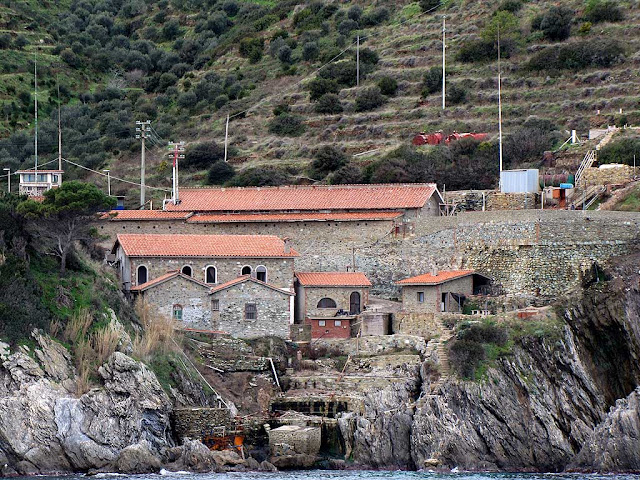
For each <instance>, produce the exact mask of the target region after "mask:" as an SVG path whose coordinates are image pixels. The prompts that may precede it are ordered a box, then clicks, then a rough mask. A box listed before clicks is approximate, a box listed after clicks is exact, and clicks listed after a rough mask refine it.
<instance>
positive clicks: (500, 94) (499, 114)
mask: <svg viewBox="0 0 640 480" xmlns="http://www.w3.org/2000/svg"><path fill="white" fill-rule="evenodd" d="M498 138H499V144H500V154H499V155H500V180H499V186H500V190H501V191H502V68H501V64H500V23H499V22H498Z"/></svg>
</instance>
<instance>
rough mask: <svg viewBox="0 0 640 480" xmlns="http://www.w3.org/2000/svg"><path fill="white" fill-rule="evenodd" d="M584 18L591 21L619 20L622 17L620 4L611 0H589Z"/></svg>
mask: <svg viewBox="0 0 640 480" xmlns="http://www.w3.org/2000/svg"><path fill="white" fill-rule="evenodd" d="M584 18H585V20H587V21H589V22H591V23H599V22H619V21H620V20H622V19H624V13H623V11H622V9H621V8H620V6H618V5H616V2H613V1H611V0H589V1H588V2H587V8H586V9H585V11H584Z"/></svg>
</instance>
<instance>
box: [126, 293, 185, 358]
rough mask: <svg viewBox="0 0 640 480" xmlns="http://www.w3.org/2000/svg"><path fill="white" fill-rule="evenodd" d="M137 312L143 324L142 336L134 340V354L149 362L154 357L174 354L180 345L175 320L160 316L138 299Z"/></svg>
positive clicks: (139, 335) (137, 335) (137, 336)
mask: <svg viewBox="0 0 640 480" xmlns="http://www.w3.org/2000/svg"><path fill="white" fill-rule="evenodd" d="M135 310H136V313H137V314H138V317H139V318H140V321H141V322H142V326H143V329H144V330H143V332H142V334H136V336H135V338H134V339H133V353H134V355H135V356H136V357H137V358H140V359H144V360H149V358H150V357H151V356H152V355H154V354H158V355H162V354H166V353H169V352H173V351H175V350H176V349H177V348H178V345H179V344H180V337H179V336H178V335H177V330H176V323H175V321H174V320H172V319H170V318H167V317H165V316H163V315H160V314H159V313H158V312H157V311H156V310H155V309H153V308H152V307H151V306H150V305H149V304H148V303H145V302H144V301H143V300H141V299H138V300H137V301H136V304H135Z"/></svg>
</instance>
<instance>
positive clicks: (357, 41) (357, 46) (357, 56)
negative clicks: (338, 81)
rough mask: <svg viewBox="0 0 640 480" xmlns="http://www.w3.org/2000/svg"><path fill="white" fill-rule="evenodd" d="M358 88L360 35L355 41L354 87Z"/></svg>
mask: <svg viewBox="0 0 640 480" xmlns="http://www.w3.org/2000/svg"><path fill="white" fill-rule="evenodd" d="M358 86H360V35H358V37H357V40H356V87H358Z"/></svg>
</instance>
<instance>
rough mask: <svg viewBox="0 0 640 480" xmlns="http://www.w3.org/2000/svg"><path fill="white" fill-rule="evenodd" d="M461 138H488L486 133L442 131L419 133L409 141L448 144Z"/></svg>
mask: <svg viewBox="0 0 640 480" xmlns="http://www.w3.org/2000/svg"><path fill="white" fill-rule="evenodd" d="M462 138H473V139H474V140H478V141H483V140H486V139H487V138H489V134H488V133H458V132H453V133H452V134H451V135H447V136H445V135H444V133H442V132H436V133H424V132H422V133H419V134H418V135H416V136H415V137H413V140H412V142H411V143H413V144H414V145H442V144H445V145H449V144H450V143H451V142H453V141H455V140H460V139H462Z"/></svg>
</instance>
